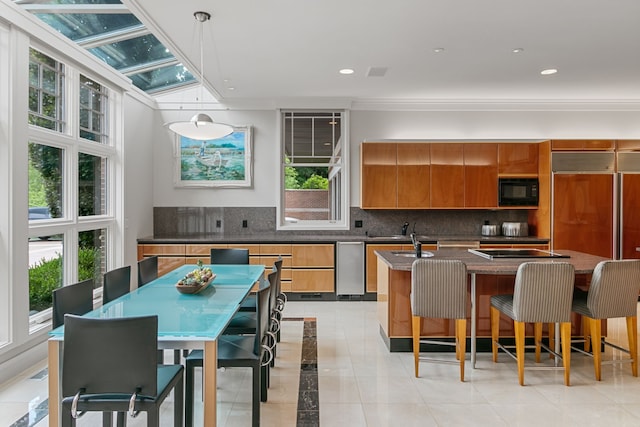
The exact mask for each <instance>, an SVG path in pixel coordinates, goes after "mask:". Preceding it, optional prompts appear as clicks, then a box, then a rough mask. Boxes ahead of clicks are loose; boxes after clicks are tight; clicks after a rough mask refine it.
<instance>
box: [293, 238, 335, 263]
mask: <svg viewBox="0 0 640 427" xmlns="http://www.w3.org/2000/svg"><path fill="white" fill-rule="evenodd" d="M334 258H335V257H334V245H333V244H319V245H296V244H293V245H291V266H292V267H294V268H296V267H327V268H333V267H334V265H335V260H334Z"/></svg>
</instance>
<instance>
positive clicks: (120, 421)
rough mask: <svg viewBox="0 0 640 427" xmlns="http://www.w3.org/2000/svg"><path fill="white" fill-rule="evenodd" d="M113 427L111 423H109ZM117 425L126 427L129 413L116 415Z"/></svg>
mask: <svg viewBox="0 0 640 427" xmlns="http://www.w3.org/2000/svg"><path fill="white" fill-rule="evenodd" d="M109 425H111V423H109ZM116 425H117V426H118V427H125V426H126V425H127V413H126V412H118V413H117V414H116Z"/></svg>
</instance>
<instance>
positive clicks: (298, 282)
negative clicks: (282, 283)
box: [291, 269, 335, 292]
mask: <svg viewBox="0 0 640 427" xmlns="http://www.w3.org/2000/svg"><path fill="white" fill-rule="evenodd" d="M291 290H292V291H293V292H333V291H334V290H335V285H334V273H333V270H323V269H304V270H293V271H292V272H291Z"/></svg>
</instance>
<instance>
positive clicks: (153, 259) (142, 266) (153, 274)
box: [138, 255, 158, 287]
mask: <svg viewBox="0 0 640 427" xmlns="http://www.w3.org/2000/svg"><path fill="white" fill-rule="evenodd" d="M157 278H158V256H157V255H154V256H150V257H148V258H143V259H141V260H140V261H138V287H140V286H144V285H146V284H147V283H149V282H151V281H152V280H155V279H157Z"/></svg>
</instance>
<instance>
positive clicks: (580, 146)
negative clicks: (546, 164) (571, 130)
mask: <svg viewBox="0 0 640 427" xmlns="http://www.w3.org/2000/svg"><path fill="white" fill-rule="evenodd" d="M615 148H616V141H615V140H613V139H553V140H551V151H608V150H614V149H615Z"/></svg>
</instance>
